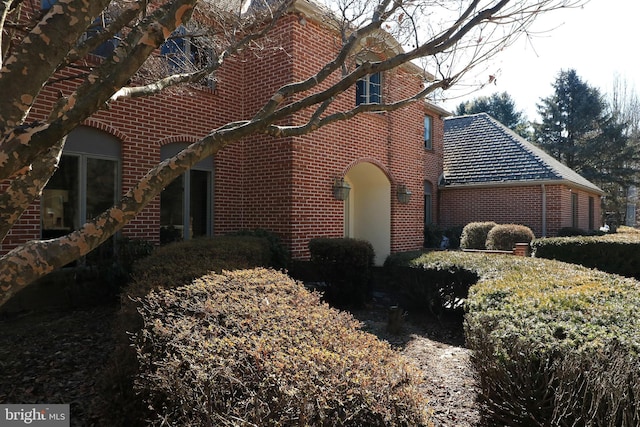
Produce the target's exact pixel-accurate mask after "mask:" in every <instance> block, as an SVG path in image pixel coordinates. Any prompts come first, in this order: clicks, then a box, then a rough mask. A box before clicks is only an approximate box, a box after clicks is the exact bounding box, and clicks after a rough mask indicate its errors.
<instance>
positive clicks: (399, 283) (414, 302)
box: [383, 251, 478, 316]
mask: <svg viewBox="0 0 640 427" xmlns="http://www.w3.org/2000/svg"><path fill="white" fill-rule="evenodd" d="M422 253H423V252H421V251H409V252H399V253H395V254H392V255H389V256H388V257H387V259H386V260H385V263H384V269H383V272H384V275H385V276H384V283H385V286H386V288H385V292H387V293H388V294H390V295H391V296H393V298H394V300H395V301H397V303H398V304H399V305H400V306H401V307H403V308H405V309H408V310H411V311H420V312H428V313H430V314H432V315H435V316H440V315H441V314H443V313H444V312H445V311H447V310H459V309H462V305H463V302H464V300H465V299H466V298H467V296H468V294H469V287H470V286H471V285H472V284H474V283H476V282H477V281H478V276H477V275H476V274H475V273H473V272H471V271H468V270H465V269H461V268H458V267H457V266H446V267H443V268H440V267H434V268H429V269H422V268H416V259H420V256H421V255H422Z"/></svg>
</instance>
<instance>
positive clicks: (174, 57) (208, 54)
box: [160, 26, 216, 90]
mask: <svg viewBox="0 0 640 427" xmlns="http://www.w3.org/2000/svg"><path fill="white" fill-rule="evenodd" d="M160 53H161V55H162V56H164V57H165V58H166V59H167V62H168V65H169V68H170V69H171V71H173V72H176V71H178V72H182V71H186V72H189V71H195V70H198V69H201V68H204V67H207V66H209V65H211V62H212V61H213V57H214V53H213V50H212V49H211V48H209V47H207V46H206V45H205V43H204V42H203V41H202V38H200V37H197V36H194V35H192V34H190V35H188V34H187V29H186V28H185V27H183V26H180V27H178V28H177V29H176V30H175V31H174V32H173V34H171V36H170V37H169V38H167V40H166V41H165V42H164V43H163V44H162V46H160ZM199 83H200V84H202V85H203V86H206V87H208V88H209V89H212V90H214V89H215V84H216V80H215V78H213V77H211V76H208V77H206V78H204V79H202V80H201V81H200V82H199Z"/></svg>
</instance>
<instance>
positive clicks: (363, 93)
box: [356, 73, 382, 105]
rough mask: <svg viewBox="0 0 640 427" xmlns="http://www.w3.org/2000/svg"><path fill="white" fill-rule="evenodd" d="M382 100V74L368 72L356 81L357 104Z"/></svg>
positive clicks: (375, 102)
mask: <svg viewBox="0 0 640 427" xmlns="http://www.w3.org/2000/svg"><path fill="white" fill-rule="evenodd" d="M381 102H382V76H381V74H380V73H374V74H367V75H366V76H364V77H363V78H361V79H360V80H358V81H357V82H356V105H360V104H380V103H381Z"/></svg>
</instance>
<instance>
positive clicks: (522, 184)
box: [438, 179, 605, 196]
mask: <svg viewBox="0 0 640 427" xmlns="http://www.w3.org/2000/svg"><path fill="white" fill-rule="evenodd" d="M538 185H566V186H567V187H570V188H576V189H579V190H584V191H587V192H589V193H593V194H597V195H599V196H604V195H605V192H604V191H602V190H601V189H600V188H598V187H596V186H593V187H589V186H587V185H582V184H578V183H577V182H575V181H570V180H568V179H553V180H549V179H534V180H531V181H487V182H474V183H468V184H441V185H438V189H439V190H456V189H458V190H459V189H464V188H494V187H532V186H538Z"/></svg>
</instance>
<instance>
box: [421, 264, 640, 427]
mask: <svg viewBox="0 0 640 427" xmlns="http://www.w3.org/2000/svg"><path fill="white" fill-rule="evenodd" d="M416 262H417V263H418V264H419V265H421V266H422V267H423V268H427V269H448V268H453V267H457V268H464V269H467V270H469V271H472V272H474V273H476V274H477V275H478V277H479V280H478V283H477V284H475V285H473V286H472V287H471V289H470V295H469V299H468V300H467V303H466V309H467V314H466V317H465V334H466V340H467V345H468V347H469V348H471V349H472V350H473V364H474V367H475V369H476V370H477V372H478V376H479V382H480V387H481V400H482V402H481V403H482V408H483V411H484V412H483V415H484V417H485V421H486V424H488V425H509V426H533V425H545V426H612V427H613V426H636V425H640V404H639V402H640V371H639V370H638V366H640V353H639V352H640V283H639V282H637V281H635V280H633V279H625V278H623V277H620V276H617V275H610V274H606V273H603V272H599V271H596V270H589V269H586V268H584V267H581V266H576V265H572V264H566V263H561V262H557V261H550V260H543V259H535V258H521V257H513V256H503V255H486V254H471V253H462V252H456V253H452V252H448V253H442V252H432V253H429V254H425V255H423V256H422V257H420V258H419V259H418V260H417V261H416Z"/></svg>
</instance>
